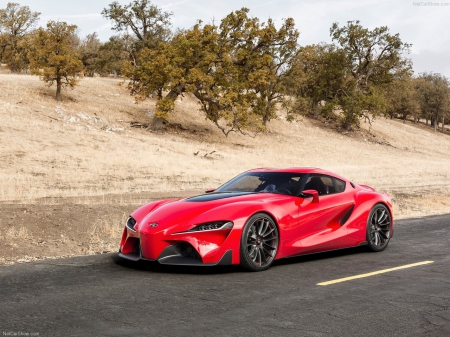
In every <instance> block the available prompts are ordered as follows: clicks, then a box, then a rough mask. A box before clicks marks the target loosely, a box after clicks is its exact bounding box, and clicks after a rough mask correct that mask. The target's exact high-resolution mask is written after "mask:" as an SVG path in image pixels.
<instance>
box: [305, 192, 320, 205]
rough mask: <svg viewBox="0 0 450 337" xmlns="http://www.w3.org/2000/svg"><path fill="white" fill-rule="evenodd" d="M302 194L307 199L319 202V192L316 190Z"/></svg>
mask: <svg viewBox="0 0 450 337" xmlns="http://www.w3.org/2000/svg"><path fill="white" fill-rule="evenodd" d="M302 193H303V195H304V196H305V197H306V198H309V197H312V198H313V200H312V202H319V192H317V191H316V190H304V191H303V192H302Z"/></svg>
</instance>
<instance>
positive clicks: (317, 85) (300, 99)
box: [288, 43, 348, 119]
mask: <svg viewBox="0 0 450 337" xmlns="http://www.w3.org/2000/svg"><path fill="white" fill-rule="evenodd" d="M346 65H347V59H346V54H345V52H344V51H343V50H342V49H340V48H337V47H336V46H335V45H332V44H324V43H322V44H317V45H308V46H304V47H301V48H300V49H299V51H298V53H297V54H296V55H295V57H294V58H293V59H292V61H291V64H290V73H289V85H288V87H289V88H290V94H291V95H292V96H293V97H295V99H296V102H295V107H294V110H296V111H297V112H299V113H301V114H305V115H309V116H312V117H315V118H317V117H319V116H323V117H325V118H332V119H336V118H337V115H335V114H334V113H333V109H332V108H334V104H335V102H334V99H335V96H336V93H338V92H339V90H340V89H341V88H343V87H345V86H346V82H347V81H348V76H347V73H346ZM330 107H331V109H330Z"/></svg>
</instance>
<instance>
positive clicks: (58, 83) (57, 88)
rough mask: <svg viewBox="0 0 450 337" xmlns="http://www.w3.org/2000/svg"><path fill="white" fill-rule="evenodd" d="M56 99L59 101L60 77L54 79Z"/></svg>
mask: <svg viewBox="0 0 450 337" xmlns="http://www.w3.org/2000/svg"><path fill="white" fill-rule="evenodd" d="M56 100H57V101H58V102H59V101H61V77H59V76H58V77H57V79H56Z"/></svg>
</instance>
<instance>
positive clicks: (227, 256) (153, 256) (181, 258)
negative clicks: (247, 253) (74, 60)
mask: <svg viewBox="0 0 450 337" xmlns="http://www.w3.org/2000/svg"><path fill="white" fill-rule="evenodd" d="M239 241H240V235H239V231H238V230H233V229H231V230H229V231H211V232H209V233H202V232H193V233H182V234H179V233H176V234H169V233H167V232H166V231H164V230H162V231H156V230H155V229H151V228H150V229H149V228H148V226H147V227H146V228H145V229H143V230H142V231H141V230H139V229H138V230H137V231H133V230H130V228H128V227H125V228H124V232H123V235H122V241H121V244H120V250H119V256H120V257H122V258H124V259H128V260H131V261H139V260H147V261H157V262H159V263H160V264H166V265H185V266H217V265H231V264H236V263H239V260H237V259H239V256H233V251H236V249H239ZM236 243H237V244H236ZM238 255H239V254H238ZM233 260H235V261H233Z"/></svg>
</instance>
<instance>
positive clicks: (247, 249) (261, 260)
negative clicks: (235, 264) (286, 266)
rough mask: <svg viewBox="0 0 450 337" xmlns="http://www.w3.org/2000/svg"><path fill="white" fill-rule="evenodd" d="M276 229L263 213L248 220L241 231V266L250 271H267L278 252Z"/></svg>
mask: <svg viewBox="0 0 450 337" xmlns="http://www.w3.org/2000/svg"><path fill="white" fill-rule="evenodd" d="M278 242H279V235H278V227H277V225H276V223H275V221H274V220H273V219H272V218H271V217H270V216H268V215H267V214H265V213H257V214H255V215H253V216H252V217H251V218H250V219H248V221H247V223H246V224H245V226H244V229H243V230H242V237H241V251H240V255H241V266H242V267H244V268H245V269H247V270H250V271H263V270H266V269H268V268H269V267H270V266H271V265H272V263H273V261H274V259H275V256H276V254H277V251H278Z"/></svg>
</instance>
